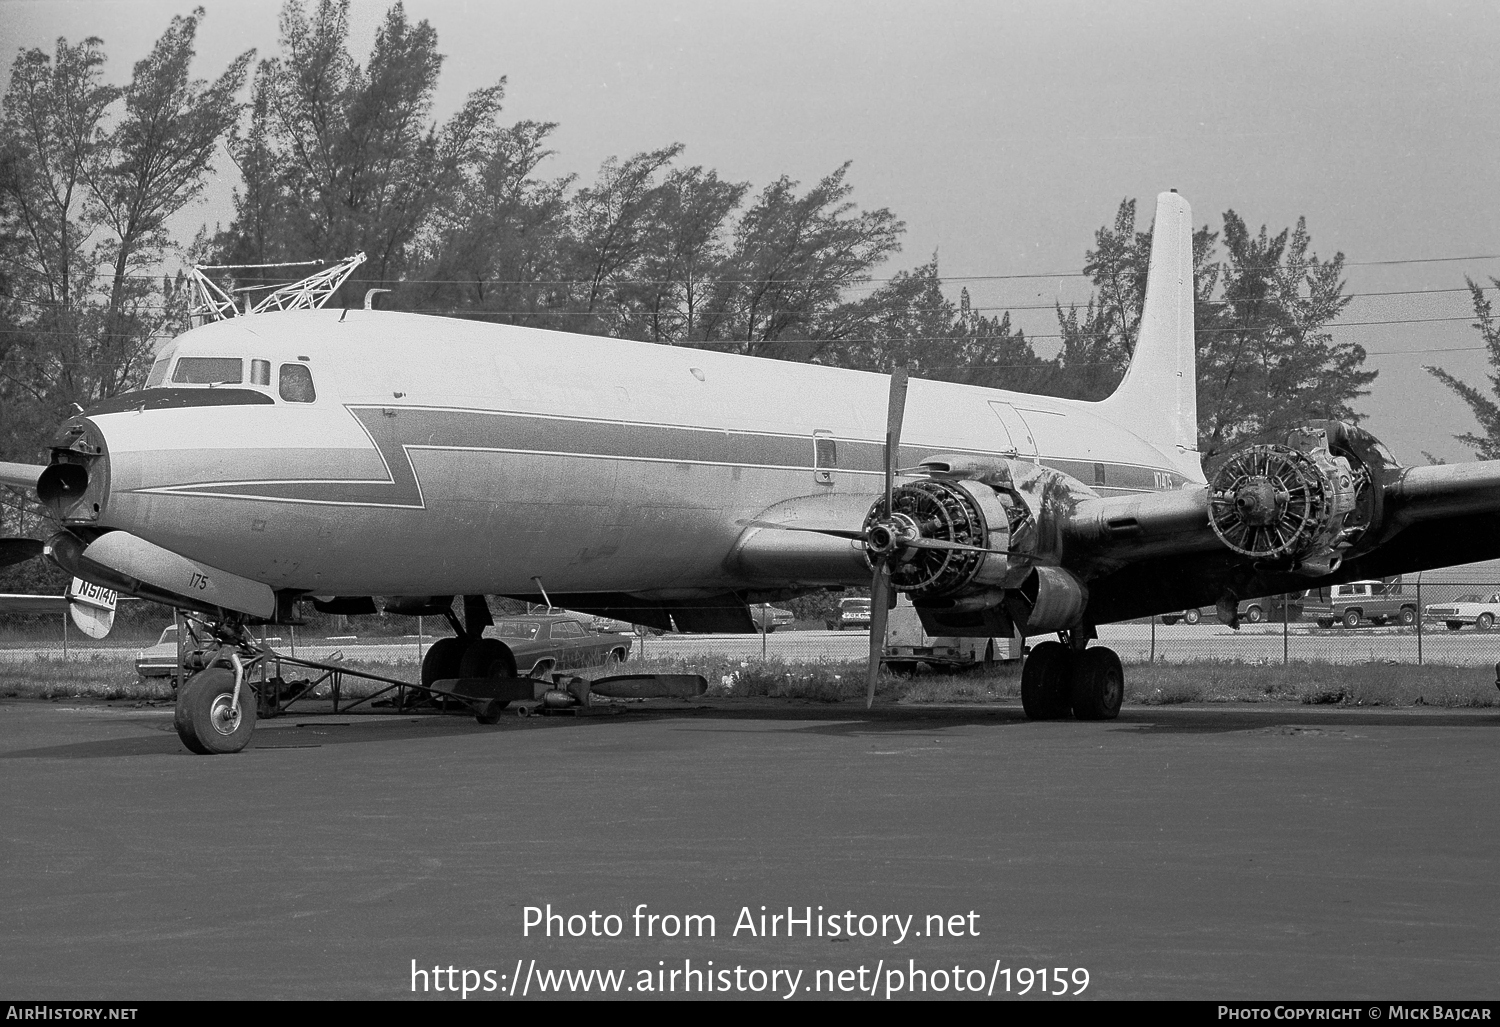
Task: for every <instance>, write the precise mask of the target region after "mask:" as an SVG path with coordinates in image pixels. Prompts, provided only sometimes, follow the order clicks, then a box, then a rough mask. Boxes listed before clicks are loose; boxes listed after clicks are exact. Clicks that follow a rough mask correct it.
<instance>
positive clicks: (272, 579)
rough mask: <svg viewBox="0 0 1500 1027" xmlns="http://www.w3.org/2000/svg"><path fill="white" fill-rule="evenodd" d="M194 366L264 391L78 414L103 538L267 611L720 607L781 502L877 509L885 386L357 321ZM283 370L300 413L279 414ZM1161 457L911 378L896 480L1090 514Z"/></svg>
mask: <svg viewBox="0 0 1500 1027" xmlns="http://www.w3.org/2000/svg"><path fill="white" fill-rule="evenodd" d="M192 356H210V357H235V358H241V359H242V360H243V361H244V364H245V367H246V368H247V370H246V381H247V382H249V381H250V379H251V377H252V375H251V373H250V372H249V370H248V368H249V366H250V361H252V360H264V361H267V362H269V364H270V367H271V369H272V370H271V375H270V379H269V384H266V385H255V384H238V385H216V386H209V385H198V386H186V387H183V386H176V385H172V383H171V382H170V380H169V381H167V382H165V383H163V384H165V385H167V386H170V387H172V388H182V389H183V390H184V391H183V392H182V393H180V395H184V396H188V401H189V402H192V401H193V398H194V397H193V394H191V393H190V391H189V390H191V389H193V388H197V389H202V390H205V392H212V391H215V390H219V394H218V395H215V396H212V397H206V398H207V399H209V400H215V401H216V400H220V399H222V398H224V397H226V396H228V397H231V398H232V395H231V393H230V392H229V391H228V390H237V391H235V392H234V393H233V395H234V396H240V395H242V394H252V393H254V394H258V396H251V397H250V398H252V399H255V402H241V401H239V400H236V401H234V402H230V403H227V404H226V403H222V402H210V403H209V405H185V406H176V407H169V408H164V409H153V408H146V409H139V408H138V409H128V410H119V411H115V412H105V413H94V414H91V415H90V419H91V420H92V421H93V423H94V424H95V426H96V427H97V429H98V431H99V432H100V433H101V434H102V436H103V439H104V441H105V444H106V447H107V459H108V466H109V485H108V494H107V498H106V500H105V502H104V503H103V504H102V510H101V511H100V513H99V515H98V522H97V523H98V524H99V525H101V526H104V527H110V528H119V529H124V530H126V531H129V532H132V533H133V534H136V535H139V536H141V537H143V538H145V539H147V540H149V541H151V542H154V543H156V544H158V545H160V546H163V547H166V548H167V549H170V550H173V551H175V552H178V553H181V554H182V555H184V556H187V557H189V558H191V559H195V560H199V561H202V562H203V563H205V564H208V565H210V566H215V567H219V568H222V569H224V570H228V571H231V572H233V573H235V574H239V575H242V576H245V577H248V578H253V579H255V580H258V581H261V582H264V583H266V584H268V585H270V586H271V587H272V588H275V589H294V590H305V591H311V592H313V593H316V594H341V595H372V594H408V595H410V594H472V593H520V592H527V593H530V592H534V591H535V587H534V584H533V579H534V578H541V579H542V581H543V582H544V584H545V586H546V588H548V589H549V590H551V591H556V592H595V591H630V592H636V593H651V592H656V593H660V594H667V593H671V592H673V591H681V592H682V593H684V594H687V593H690V592H691V591H692V590H697V589H722V588H726V587H730V588H732V587H736V586H738V585H741V584H743V582H742V581H741V580H740V578H739V575H738V572H737V571H736V569H735V567H734V565H733V564H732V562H731V561H729V560H728V556H729V554H730V553H731V551H732V549H733V547H734V545H735V542H736V540H737V539H738V538H739V537H740V536H741V535H742V534H743V533H744V532H745V530H746V529H745V527H744V526H743V524H742V523H740V522H743V521H744V520H746V519H753V518H755V517H757V516H758V515H760V514H761V513H762V512H763V511H765V510H767V509H768V508H770V507H772V506H774V505H775V504H778V503H782V502H784V501H786V500H789V499H794V498H796V497H815V496H830V497H835V499H834V500H833V501H832V502H833V503H834V505H835V506H837V505H838V504H840V503H842V504H844V506H845V507H846V508H847V509H850V510H863V509H865V508H867V507H868V505H869V502H870V501H872V500H873V499H874V498H875V496H876V495H877V494H878V493H879V492H880V491H881V488H882V476H881V475H882V472H881V467H882V448H881V447H882V443H883V441H884V432H885V423H884V422H885V411H886V399H887V383H888V379H887V377H886V376H884V375H879V374H871V373H866V372H859V371H850V370H844V369H840V368H831V367H823V366H818V365H812V364H800V363H789V362H783V361H775V360H764V359H756V358H750V357H742V356H735V355H727V354H722V353H716V352H712V351H708V350H701V349H686V348H675V347H669V346H657V345H649V344H644V343H635V342H627V341H621V340H617V339H609V338H598V337H589V336H578V335H568V334H564V333H558V332H545V331H538V330H534V329H525V328H517V327H512V326H495V325H487V324H481V323H478V322H473V321H462V320H454V319H447V318H436V317H427V316H422V315H415V314H400V313H389V312H376V311H359V310H353V311H348V312H345V313H341V312H339V311H306V312H294V313H271V314H260V315H253V316H250V317H240V318H234V319H232V320H229V321H224V322H219V323H215V324H212V325H208V326H205V327H203V328H199V329H196V330H194V331H191V332H188V333H186V334H185V335H183V336H181V337H179V338H178V339H176V340H174V341H173V342H172V343H171V344H169V345H168V346H167V347H166V348H165V349H164V350H163V351H162V354H161V355H160V359H165V360H176V359H178V358H181V357H192ZM289 364H302V365H305V367H306V368H307V369H308V370H309V371H310V373H311V377H312V380H313V384H314V386H315V389H316V399H315V400H313V401H312V402H296V401H287V400H286V399H283V398H282V396H281V394H280V391H279V389H278V380H279V379H278V375H279V373H280V370H279V369H280V368H282V367H283V365H289ZM173 367H175V364H168V365H166V366H165V367H163V368H162V371H163V372H165V373H166V374H167V375H169V376H170V374H171V373H172V369H173ZM148 394H149V393H148ZM242 398H243V397H242ZM819 436H822V437H824V438H825V439H831V440H832V446H829V445H828V443H827V442H826V441H825V443H824V444H823V446H822V447H821V452H822V454H823V455H822V457H821V459H820V458H817V457H815V451H817V450H818V448H819V447H817V446H815V439H816V438H817V437H819ZM1168 448H1169V447H1166V446H1161V445H1154V444H1153V443H1152V442H1150V441H1148V440H1146V439H1143V438H1141V437H1140V436H1139V435H1137V434H1136V433H1135V432H1134V431H1133V430H1132V426H1131V425H1130V424H1122V423H1117V422H1114V421H1111V420H1108V419H1106V418H1104V417H1103V416H1102V414H1101V411H1100V405H1099V404H1092V403H1085V402H1079V401H1074V400H1064V399H1055V398H1050V397H1041V396H1028V395H1023V394H1019V393H1011V392H1004V391H998V390H992V389H984V388H978V387H974V386H965V385H954V384H948V383H943V382H931V381H920V380H914V381H913V382H912V383H911V387H910V393H909V397H908V401H907V407H906V418H905V430H904V434H903V444H902V447H901V457H900V465H901V466H903V467H910V466H913V465H915V464H916V463H917V462H918V461H920V460H921V459H922V458H923V457H925V456H929V455H932V454H937V453H958V454H974V455H985V456H999V455H1012V454H1014V455H1017V456H1019V457H1020V458H1022V459H1037V460H1039V461H1040V462H1042V463H1044V464H1047V465H1049V466H1051V467H1053V468H1055V469H1057V470H1060V471H1063V472H1064V473H1067V474H1070V475H1072V476H1073V477H1075V478H1078V479H1079V480H1080V481H1082V482H1084V484H1086V485H1089V486H1092V487H1094V488H1095V490H1096V491H1097V492H1098V493H1099V494H1100V495H1104V496H1107V495H1117V494H1123V493H1132V492H1149V491H1160V490H1164V489H1173V488H1178V487H1181V486H1182V485H1184V484H1186V483H1189V482H1193V483H1198V482H1201V481H1202V480H1203V478H1202V473H1201V470H1200V469H1199V467H1198V464H1197V458H1196V454H1195V453H1184V452H1182V451H1180V450H1178V451H1172V452H1168V451H1167V450H1168ZM830 455H831V456H832V459H831V460H830V459H829V457H830ZM848 526H849V527H852V528H858V527H859V524H858V523H857V522H856V523H853V524H850V525H848ZM851 583H852V582H851Z"/></svg>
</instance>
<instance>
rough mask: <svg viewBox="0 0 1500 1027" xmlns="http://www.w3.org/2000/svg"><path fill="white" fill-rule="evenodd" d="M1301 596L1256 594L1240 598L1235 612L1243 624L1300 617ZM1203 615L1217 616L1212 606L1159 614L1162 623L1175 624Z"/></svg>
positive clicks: (1198, 618)
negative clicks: (1252, 597) (1253, 596)
mask: <svg viewBox="0 0 1500 1027" xmlns="http://www.w3.org/2000/svg"><path fill="white" fill-rule="evenodd" d="M1302 596H1303V593H1301V592H1298V593H1297V594H1295V595H1292V596H1257V597H1256V598H1254V599H1241V600H1240V604H1239V607H1238V608H1237V612H1238V613H1239V616H1240V621H1241V622H1243V623H1245V624H1259V623H1261V622H1262V621H1272V622H1275V623H1280V622H1281V620H1282V619H1283V618H1285V619H1286V620H1301V619H1302ZM1205 616H1210V617H1212V616H1217V613H1216V612H1215V611H1214V609H1213V608H1212V607H1209V608H1206V609H1204V608H1199V609H1191V610H1177V611H1175V612H1173V613H1164V614H1162V615H1161V622H1162V623H1163V624H1176V623H1177V622H1178V621H1182V622H1183V623H1185V624H1197V623H1198V622H1199V621H1200V620H1202V619H1203V618H1204V617H1205Z"/></svg>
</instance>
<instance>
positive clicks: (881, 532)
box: [865, 513, 920, 558]
mask: <svg viewBox="0 0 1500 1027" xmlns="http://www.w3.org/2000/svg"><path fill="white" fill-rule="evenodd" d="M919 534H920V532H918V530H917V525H916V522H915V521H913V520H912V519H911V518H910V517H908V516H906V515H905V514H900V513H898V514H895V515H894V516H892V517H888V518H886V519H884V520H879V521H876V522H875V523H874V524H872V525H871V526H870V527H869V528H868V529H867V530H866V532H865V551H866V552H868V553H869V554H870V556H871V557H872V558H873V557H880V558H884V557H888V556H890V555H891V554H893V553H895V552H896V551H897V550H899V549H901V548H902V546H903V545H904V544H905V543H906V542H907V540H909V539H913V538H916V537H917V536H918V535H919Z"/></svg>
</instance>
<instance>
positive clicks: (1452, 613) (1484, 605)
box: [1424, 592, 1500, 631]
mask: <svg viewBox="0 0 1500 1027" xmlns="http://www.w3.org/2000/svg"><path fill="white" fill-rule="evenodd" d="M1424 612H1425V613H1426V615H1427V619H1428V620H1440V621H1442V622H1443V623H1444V624H1445V625H1446V626H1447V628H1448V630H1449V631H1458V630H1459V629H1461V628H1462V627H1463V626H1464V625H1465V624H1472V625H1474V627H1475V628H1477V629H1478V630H1480V631H1488V630H1490V628H1493V627H1494V626H1495V621H1497V620H1500V592H1491V593H1490V594H1489V595H1488V596H1481V595H1466V596H1459V597H1458V598H1457V599H1454V600H1452V601H1451V602H1447V603H1430V604H1428V606H1427V608H1426V610H1425V611H1424Z"/></svg>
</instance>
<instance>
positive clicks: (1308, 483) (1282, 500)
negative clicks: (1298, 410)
mask: <svg viewBox="0 0 1500 1027" xmlns="http://www.w3.org/2000/svg"><path fill="white" fill-rule="evenodd" d="M1374 486H1375V483H1373V482H1372V480H1371V476H1370V474H1369V472H1368V470H1367V468H1365V467H1364V466H1363V465H1362V464H1361V463H1360V462H1359V461H1358V460H1357V459H1356V460H1353V461H1351V459H1350V458H1349V457H1348V456H1346V455H1341V454H1336V453H1335V452H1334V451H1333V447H1332V446H1331V445H1330V440H1329V432H1328V430H1327V429H1325V428H1304V429H1301V430H1299V431H1296V432H1293V433H1292V434H1291V436H1290V438H1288V440H1287V445H1284V446H1277V445H1261V446H1251V447H1250V448H1248V449H1246V450H1244V451H1242V452H1240V453H1236V454H1235V455H1234V456H1232V457H1230V458H1229V460H1227V461H1226V462H1225V463H1224V465H1223V466H1222V467H1220V468H1219V470H1218V472H1217V473H1216V474H1215V475H1214V478H1213V481H1212V482H1211V483H1210V492H1209V523H1210V524H1211V525H1212V527H1213V530H1214V534H1216V535H1218V537H1219V540H1220V541H1221V542H1223V543H1224V544H1225V545H1226V546H1228V547H1229V548H1230V549H1231V550H1233V551H1234V552H1236V553H1239V554H1241V555H1242V556H1249V557H1254V558H1256V559H1259V560H1268V561H1284V562H1286V563H1288V564H1290V565H1291V566H1292V567H1293V568H1294V569H1296V570H1299V571H1301V572H1303V573H1306V574H1312V575H1321V574H1328V573H1331V572H1332V571H1333V570H1335V569H1336V568H1337V567H1338V565H1339V564H1340V563H1341V562H1342V561H1343V556H1344V552H1345V551H1346V550H1347V549H1348V548H1349V547H1350V545H1351V543H1352V541H1353V540H1354V539H1355V538H1357V537H1358V535H1359V534H1361V533H1362V532H1363V531H1364V529H1365V528H1366V527H1367V526H1368V523H1367V516H1361V513H1362V512H1363V511H1368V510H1369V509H1370V508H1371V504H1370V503H1369V502H1361V498H1362V496H1363V494H1366V493H1368V492H1369V491H1370V490H1371V489H1372V488H1373V487H1374Z"/></svg>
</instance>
